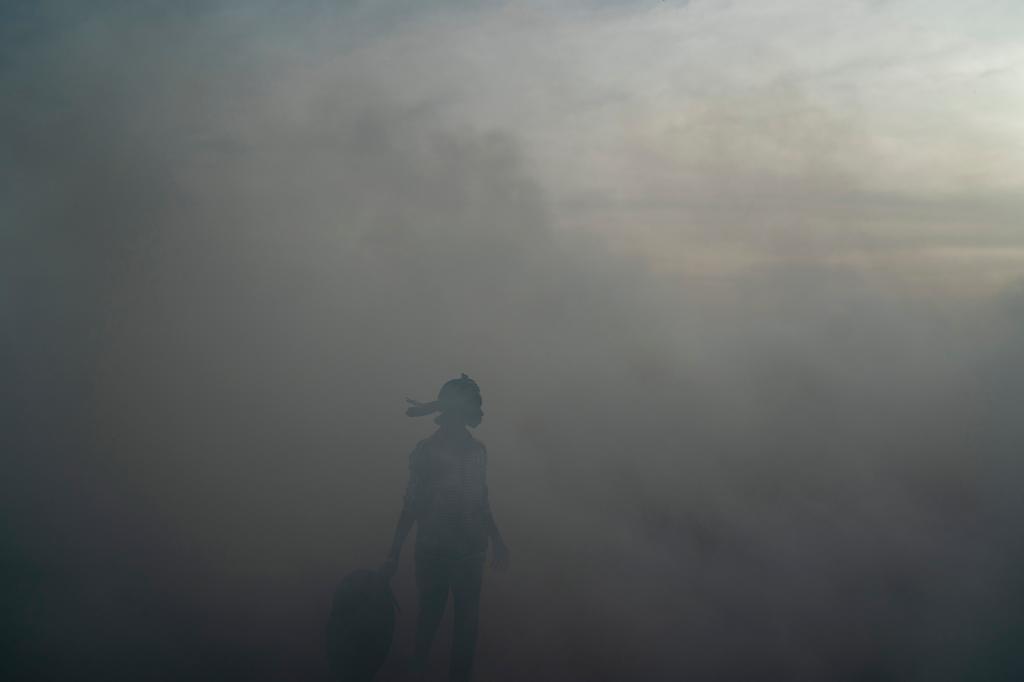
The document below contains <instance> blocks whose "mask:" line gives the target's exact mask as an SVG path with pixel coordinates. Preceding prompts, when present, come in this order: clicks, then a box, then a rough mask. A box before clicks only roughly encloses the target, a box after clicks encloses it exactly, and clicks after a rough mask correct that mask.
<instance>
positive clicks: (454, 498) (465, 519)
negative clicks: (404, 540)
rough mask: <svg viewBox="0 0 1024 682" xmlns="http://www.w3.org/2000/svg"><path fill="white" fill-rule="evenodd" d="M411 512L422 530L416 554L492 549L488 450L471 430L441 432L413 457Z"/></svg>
mask: <svg viewBox="0 0 1024 682" xmlns="http://www.w3.org/2000/svg"><path fill="white" fill-rule="evenodd" d="M405 509H406V511H408V512H410V513H411V514H412V516H413V518H415V519H416V522H417V524H418V526H419V528H418V530H417V531H416V550H417V552H419V551H423V550H426V551H430V552H444V553H446V554H455V555H459V556H465V555H470V554H477V553H480V552H484V551H486V550H487V541H488V535H489V529H490V528H491V526H492V524H493V521H492V520H491V507H490V501H489V500H488V494H487V449H486V448H485V447H484V444H483V443H481V442H480V441H478V440H476V439H475V438H473V437H472V436H471V435H470V434H469V433H468V432H466V431H457V432H454V433H446V432H442V431H441V430H438V431H436V432H435V433H434V434H433V435H432V436H430V437H429V438H427V439H425V440H422V441H420V442H419V443H418V444H417V445H416V448H415V449H414V450H413V451H412V454H410V455H409V485H408V487H407V488H406V491H405Z"/></svg>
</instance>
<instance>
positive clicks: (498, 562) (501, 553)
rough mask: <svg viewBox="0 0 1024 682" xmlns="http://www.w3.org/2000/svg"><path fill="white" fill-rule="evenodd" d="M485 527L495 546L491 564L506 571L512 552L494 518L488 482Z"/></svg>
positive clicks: (485, 471) (485, 491) (485, 490)
mask: <svg viewBox="0 0 1024 682" xmlns="http://www.w3.org/2000/svg"><path fill="white" fill-rule="evenodd" d="M486 453H487V451H486V450H484V457H485V459H484V476H486V475H487V470H486V467H487V460H486V456H487V454H486ZM484 528H485V529H486V530H487V537H488V538H489V539H490V541H491V546H492V547H493V548H494V550H493V551H494V554H493V557H492V558H491V566H492V567H494V568H495V569H497V570H499V571H504V570H505V569H507V568H508V565H509V562H510V561H511V553H510V552H509V551H508V545H506V544H505V539H504V538H502V537H501V531H500V530H498V524H497V523H496V522H495V520H494V514H493V513H492V512H491V495H490V492H489V490H488V488H487V483H486V482H485V483H484Z"/></svg>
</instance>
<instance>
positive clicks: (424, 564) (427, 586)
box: [413, 552, 449, 670]
mask: <svg viewBox="0 0 1024 682" xmlns="http://www.w3.org/2000/svg"><path fill="white" fill-rule="evenodd" d="M448 573H449V569H448V566H447V562H446V561H444V560H443V559H442V558H440V557H434V556H431V555H430V554H428V553H426V552H423V553H420V552H417V554H416V589H417V591H418V592H419V613H418V614H417V616H416V652H415V653H414V654H413V667H414V668H415V669H417V670H423V669H424V668H425V667H426V664H427V657H428V656H429V654H430V645H431V644H433V642H434V635H436V634H437V626H438V625H440V624H441V616H443V615H444V607H445V604H446V603H447V602H448V588H449V575H448Z"/></svg>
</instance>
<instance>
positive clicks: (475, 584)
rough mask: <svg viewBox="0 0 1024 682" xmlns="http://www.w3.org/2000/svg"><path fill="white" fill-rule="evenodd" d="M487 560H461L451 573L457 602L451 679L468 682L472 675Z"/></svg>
mask: <svg viewBox="0 0 1024 682" xmlns="http://www.w3.org/2000/svg"><path fill="white" fill-rule="evenodd" d="M483 574H484V558H483V556H482V555H481V556H479V557H476V556H474V557H466V558H465V559H459V561H458V562H457V563H456V564H455V566H454V567H453V570H452V576H451V588H452V598H453V601H454V602H455V604H454V606H455V613H454V616H455V623H454V630H453V632H452V660H451V668H450V669H449V679H450V680H452V681H453V682H467V681H468V680H469V679H470V676H471V675H472V673H473V658H474V655H475V654H476V635H477V630H478V625H479V623H480V586H481V584H482V583H483Z"/></svg>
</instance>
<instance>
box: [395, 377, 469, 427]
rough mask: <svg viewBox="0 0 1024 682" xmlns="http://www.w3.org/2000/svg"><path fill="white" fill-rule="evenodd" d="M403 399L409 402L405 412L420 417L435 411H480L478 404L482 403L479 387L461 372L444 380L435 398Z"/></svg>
mask: <svg viewBox="0 0 1024 682" xmlns="http://www.w3.org/2000/svg"><path fill="white" fill-rule="evenodd" d="M405 401H406V402H407V403H409V408H408V409H407V410H406V411H405V413H406V414H407V415H408V416H410V417H422V416H424V415H427V414H433V413H435V412H441V413H444V412H451V411H466V410H472V411H475V412H478V413H481V412H480V406H481V405H482V404H483V399H482V398H481V396H480V387H479V386H478V385H477V383H476V382H475V381H473V380H472V379H470V378H469V376H468V375H467V374H463V375H462V376H460V377H459V378H458V379H452V380H451V381H446V382H445V384H444V386H442V387H441V390H440V391H439V392H438V394H437V400H433V401H431V402H429V403H421V402H420V401H418V400H413V399H412V398H406V399H405ZM481 414H482V413H481Z"/></svg>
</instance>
